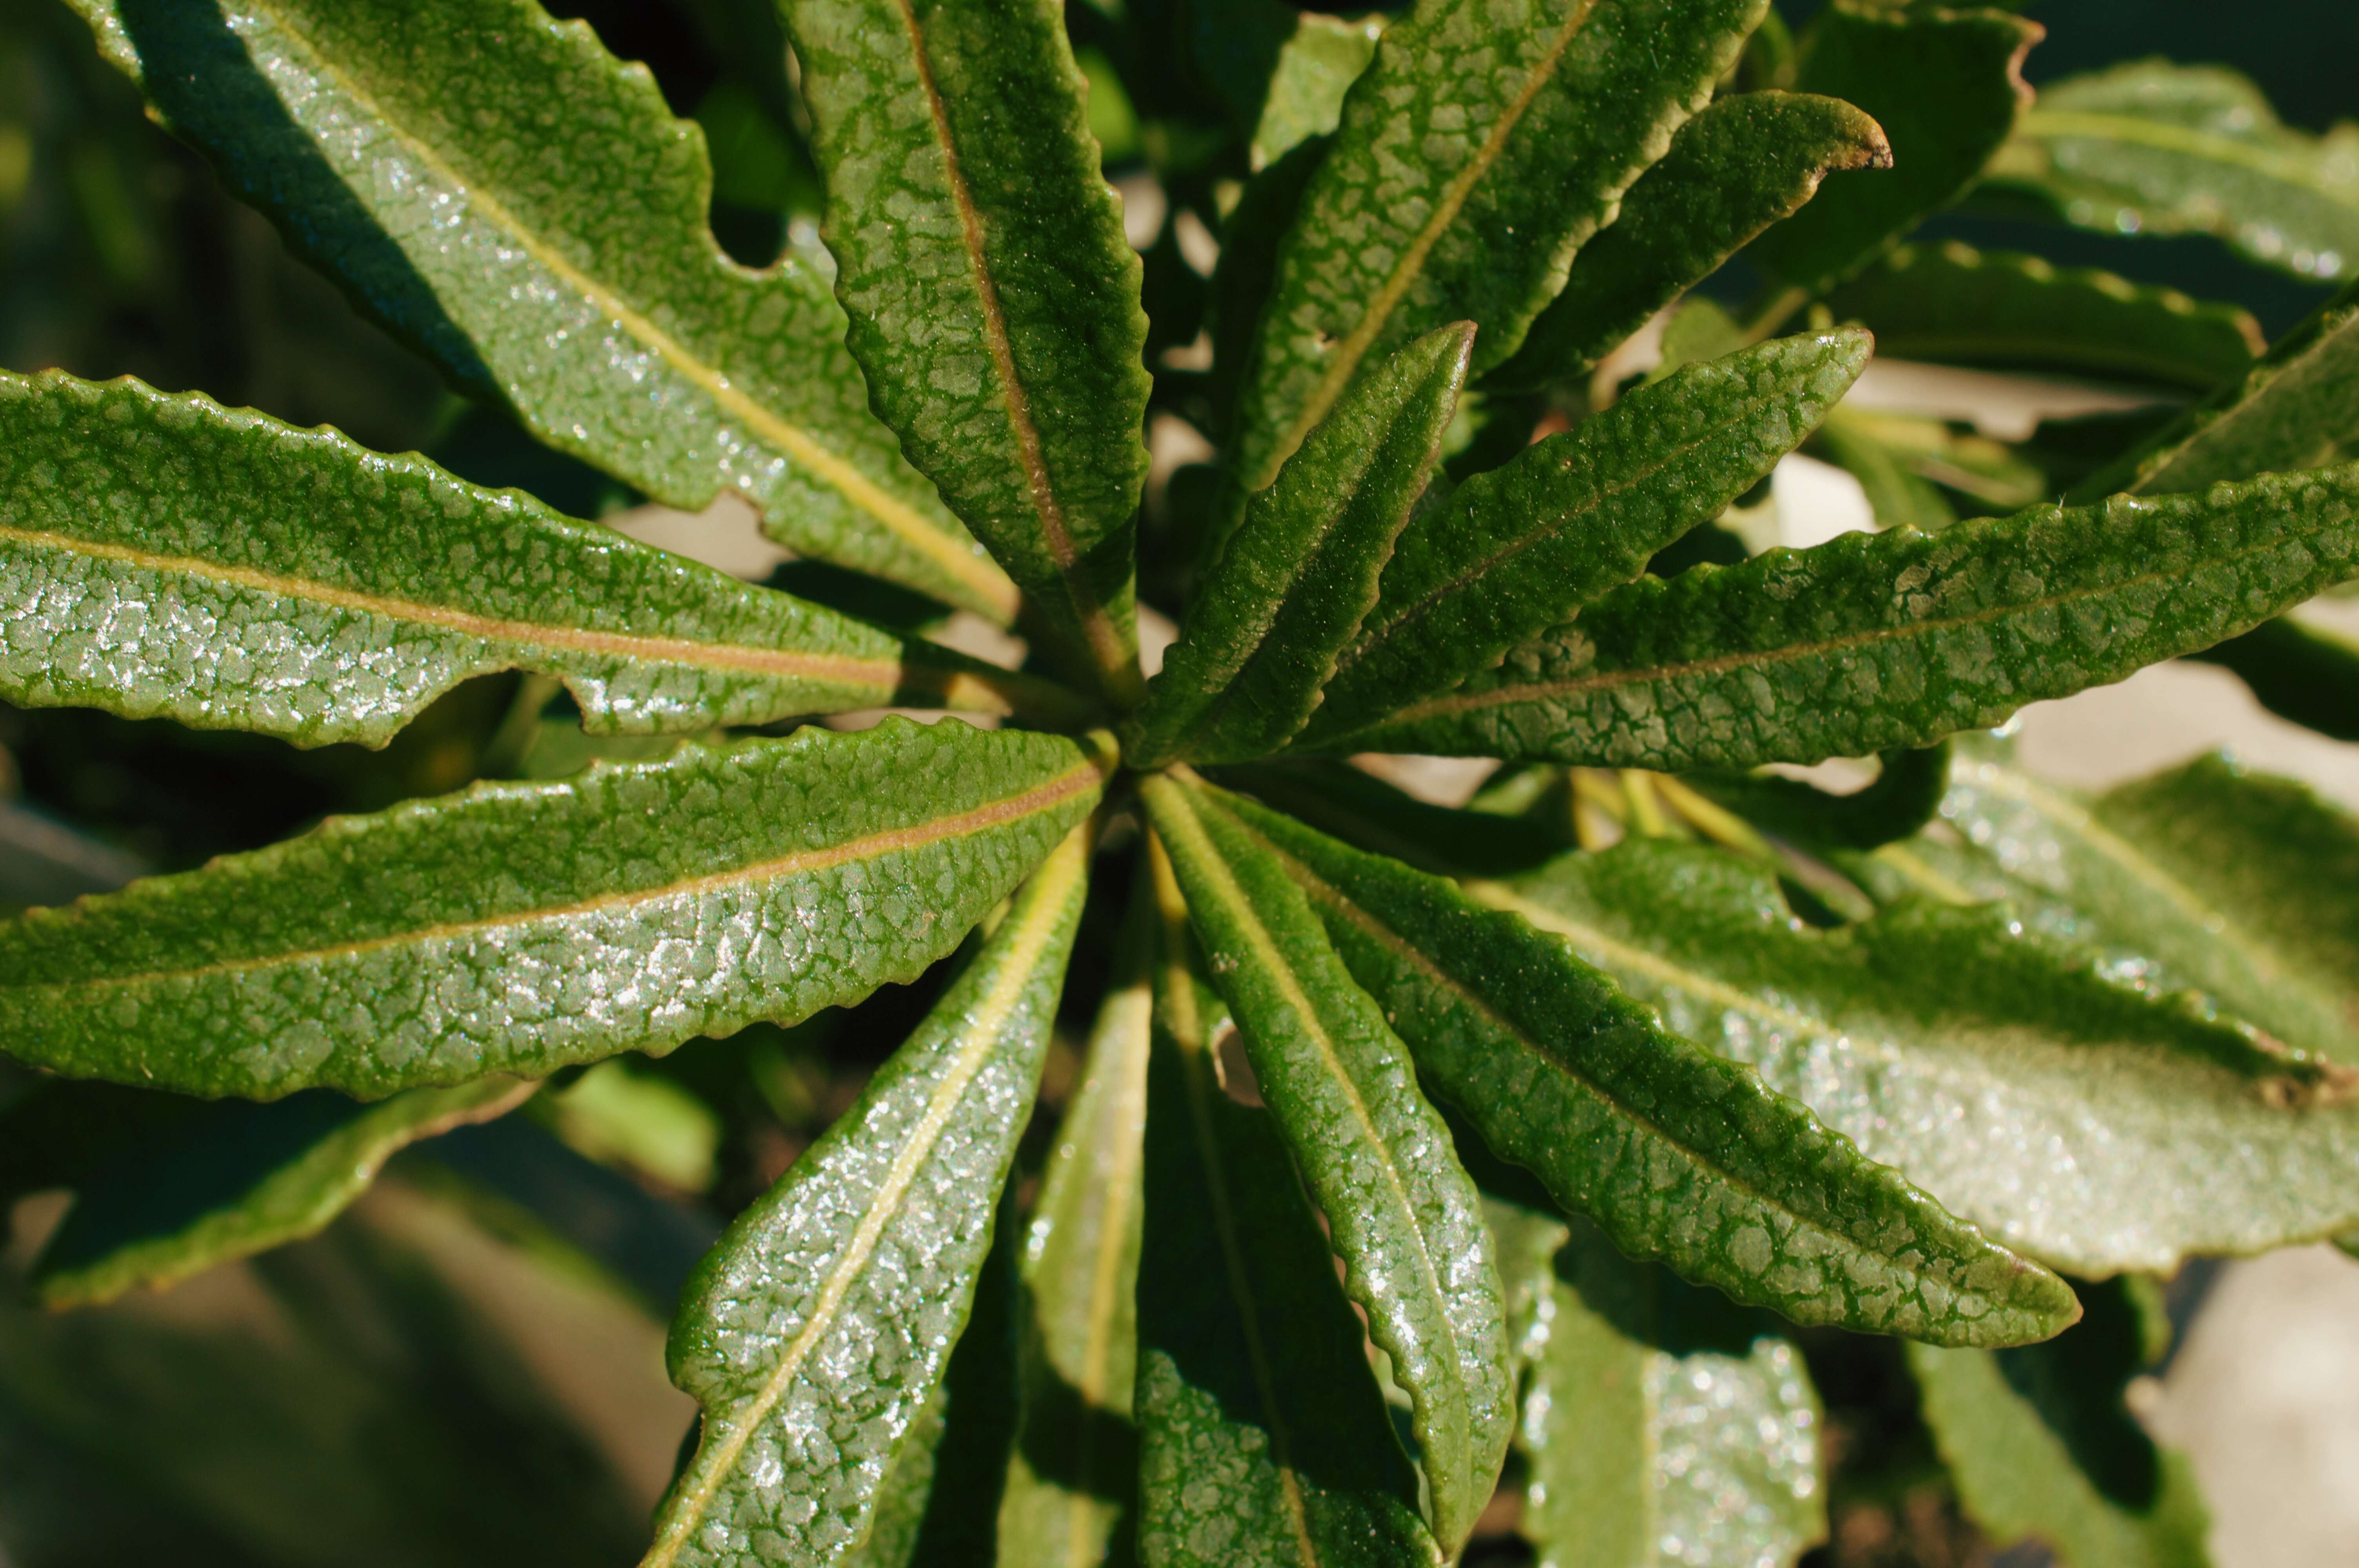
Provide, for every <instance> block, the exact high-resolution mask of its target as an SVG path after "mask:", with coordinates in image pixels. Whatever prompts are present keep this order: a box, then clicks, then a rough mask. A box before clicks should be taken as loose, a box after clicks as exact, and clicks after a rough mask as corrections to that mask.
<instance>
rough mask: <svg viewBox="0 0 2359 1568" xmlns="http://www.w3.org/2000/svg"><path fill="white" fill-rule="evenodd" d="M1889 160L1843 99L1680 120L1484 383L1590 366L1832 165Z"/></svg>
mask: <svg viewBox="0 0 2359 1568" xmlns="http://www.w3.org/2000/svg"><path fill="white" fill-rule="evenodd" d="M1891 162H1892V149H1891V147H1890V146H1886V143H1885V140H1884V131H1883V128H1882V127H1881V126H1879V125H1878V124H1876V123H1875V121H1873V120H1871V119H1869V118H1868V117H1867V116H1866V115H1865V114H1861V113H1860V112H1859V111H1858V110H1857V109H1854V107H1852V106H1851V105H1850V104H1848V103H1843V102H1842V101H1841V100H1839V99H1834V98H1815V97H1811V96H1810V95H1808V94H1804V93H1793V92H1746V93H1740V94H1738V95H1737V96H1735V97H1734V98H1723V99H1721V100H1720V101H1719V102H1718V103H1713V104H1712V106H1711V107H1710V108H1708V109H1705V110H1704V111H1703V112H1702V113H1701V114H1698V115H1697V116H1696V117H1695V118H1694V119H1692V120H1690V121H1689V122H1688V123H1687V124H1684V125H1681V126H1680V130H1679V135H1676V136H1674V137H1672V138H1671V146H1670V150H1669V152H1667V153H1665V154H1664V155H1663V158H1662V161H1661V162H1659V163H1658V164H1656V165H1655V166H1654V167H1653V168H1650V169H1648V170H1647V172H1646V173H1645V174H1643V175H1641V176H1639V178H1638V183H1636V185H1633V186H1632V187H1631V188H1630V190H1629V194H1627V195H1626V196H1625V197H1623V199H1622V211H1621V215H1620V216H1619V217H1617V218H1615V219H1614V222H1613V224H1612V226H1611V227H1609V228H1607V229H1606V230H1605V231H1604V232H1603V233H1601V234H1599V235H1598V236H1597V237H1596V238H1595V239H1593V240H1592V241H1590V243H1588V244H1587V245H1585V246H1583V247H1582V252H1581V257H1580V260H1579V262H1578V263H1577V264H1576V265H1574V267H1573V269H1572V276H1571V278H1570V279H1568V280H1567V282H1566V283H1565V286H1564V292H1563V293H1561V294H1560V295H1558V296H1557V297H1556V298H1555V299H1554V300H1553V301H1552V302H1551V303H1550V304H1549V307H1548V308H1547V309H1545V310H1543V311H1541V312H1540V314H1539V319H1538V320H1536V321H1534V322H1533V323H1532V328H1531V331H1530V332H1529V333H1528V334H1527V335H1526V337H1525V339H1524V343H1523V347H1522V348H1520V349H1518V350H1517V351H1516V353H1515V356H1514V357H1513V358H1512V359H1510V360H1508V361H1507V362H1506V363H1505V364H1502V365H1500V366H1499V367H1498V368H1497V369H1495V370H1494V371H1493V372H1492V373H1490V374H1489V375H1488V376H1487V377H1485V378H1484V384H1486V385H1488V386H1493V387H1519V386H1537V385H1539V384H1543V383H1546V382H1548V381H1550V380H1553V379H1555V378H1557V377H1559V376H1568V375H1578V374H1581V373H1583V372H1586V371H1587V370H1589V369H1590V368H1591V367H1592V366H1593V365H1594V364H1596V363H1597V362H1598V361H1600V360H1602V359H1603V358H1604V357H1605V356H1606V355H1607V354H1609V353H1611V352H1612V351H1614V348H1615V347H1616V346H1617V345H1619V344H1620V343H1621V342H1622V341H1623V340H1625V339H1626V338H1627V337H1629V336H1630V334H1631V333H1633V332H1635V331H1636V330H1638V329H1639V328H1640V327H1642V326H1644V325H1645V324H1646V322H1647V318H1649V317H1651V316H1653V315H1654V314H1655V312H1656V311H1658V310H1659V309H1661V308H1663V307H1664V306H1666V305H1668V304H1669V303H1670V302H1671V301H1672V300H1673V299H1675V298H1677V297H1679V296H1680V293H1681V292H1682V291H1684V290H1685V289H1687V288H1689V287H1692V286H1694V285H1695V284H1698V283H1701V281H1703V279H1705V278H1706V277H1708V276H1711V275H1712V273H1714V272H1715V271H1717V270H1719V267H1720V265H1721V264H1722V263H1723V262H1724V261H1726V260H1727V259H1728V258H1729V257H1730V256H1731V255H1733V254H1735V253H1736V252H1737V251H1738V250H1740V249H1742V248H1743V247H1744V245H1745V243H1746V242H1747V241H1749V240H1751V239H1752V238H1753V237H1754V236H1755V235H1756V234H1758V233H1759V232H1761V231H1762V230H1764V229H1766V228H1767V227H1768V226H1769V225H1770V224H1772V223H1774V222H1777V221H1778V220H1779V219H1781V218H1788V217H1791V216H1792V215H1793V214H1794V213H1795V212H1796V211H1799V209H1800V208H1801V206H1802V204H1803V203H1804V202H1806V201H1808V200H1810V198H1811V197H1812V196H1813V195H1815V194H1816V193H1817V191H1818V189H1819V182H1820V181H1821V180H1822V179H1824V178H1826V177H1827V176H1828V175H1829V174H1830V173H1832V172H1833V171H1835V170H1837V169H1855V168H1887V167H1889V166H1890V164H1891Z"/></svg>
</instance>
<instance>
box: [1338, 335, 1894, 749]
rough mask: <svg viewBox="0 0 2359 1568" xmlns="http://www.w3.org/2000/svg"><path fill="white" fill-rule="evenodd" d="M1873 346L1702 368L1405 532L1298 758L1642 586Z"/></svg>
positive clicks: (1492, 475)
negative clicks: (1655, 563) (1602, 599)
mask: <svg viewBox="0 0 2359 1568" xmlns="http://www.w3.org/2000/svg"><path fill="white" fill-rule="evenodd" d="M1873 346H1874V345H1873V342H1872V341H1871V340H1870V339H1869V338H1868V337H1867V335H1866V334H1865V333H1864V332H1857V331H1845V332H1831V333H1826V334H1823V335H1819V336H1810V337H1799V338H1781V339H1778V340H1777V341H1774V342H1767V343H1763V344H1761V345H1760V346H1758V347H1757V348H1753V349H1747V350H1745V351H1743V352H1741V353H1736V354H1732V355H1730V356H1728V357H1727V358H1725V359H1721V360H1715V361H1713V362H1710V363H1707V364H1700V365H1690V366H1689V367H1688V368H1687V369H1685V370H1683V371H1681V372H1680V373H1678V374H1676V375H1674V376H1672V377H1670V378H1669V380H1667V381H1663V382H1660V383H1658V384H1655V385H1653V386H1648V387H1642V388H1640V389H1638V390H1637V391H1636V392H1633V393H1631V394H1630V395H1628V396H1627V397H1625V398H1623V399H1622V400H1620V401H1619V402H1617V403H1616V404H1615V405H1614V406H1613V407H1612V408H1610V409H1608V410H1606V411H1605V412H1604V413H1603V414H1600V415H1597V416H1594V417H1593V418H1591V419H1589V420H1586V421H1584V422H1583V423H1582V426H1581V427H1580V428H1578V429H1576V430H1571V431H1568V432H1566V433H1565V434H1563V435H1561V436H1555V437H1551V438H1549V439H1547V440H1545V441H1541V442H1539V443H1538V444H1537V445H1535V446H1532V447H1530V448H1528V449H1526V450H1525V451H1524V452H1523V453H1522V454H1521V455H1519V456H1518V457H1517V459H1516V460H1514V461H1513V462H1510V463H1508V464H1507V465H1506V466H1505V467H1504V468H1498V469H1494V470H1491V471H1490V472H1488V473H1484V474H1478V475H1476V476H1475V477H1474V478H1473V479H1471V480H1469V481H1466V482H1465V483H1464V484H1462V485H1461V486H1459V487H1458V489H1457V490H1456V491H1454V492H1451V496H1450V498H1449V499H1448V500H1447V501H1445V502H1444V503H1441V505H1440V506H1439V507H1437V508H1435V509H1433V510H1432V511H1430V512H1427V513H1424V514H1421V515H1420V516H1419V517H1418V518H1417V519H1416V520H1415V521H1414V522H1412V523H1411V524H1409V525H1408V527H1407V528H1406V529H1404V530H1402V532H1401V536H1400V541H1399V544H1398V545H1397V546H1396V548H1395V549H1394V551H1393V556H1392V559H1391V561H1390V562H1389V563H1388V564H1387V565H1386V568H1385V573H1384V579H1383V586H1382V589H1381V591H1380V593H1379V595H1378V597H1377V600H1376V605H1375V609H1373V610H1371V611H1368V613H1367V618H1366V619H1365V621H1364V622H1362V630H1361V632H1360V635H1359V636H1358V638H1357V639H1356V640H1354V641H1353V643H1352V645H1351V646H1350V647H1348V648H1346V649H1345V650H1344V651H1343V656H1342V658H1341V659H1340V660H1339V661H1338V662H1337V665H1336V671H1335V676H1334V678H1333V680H1332V681H1331V682H1330V683H1329V684H1328V687H1327V693H1326V696H1325V697H1323V698H1322V699H1321V703H1320V707H1319V709H1318V711H1317V712H1316V713H1314V714H1313V715H1312V716H1311V720H1310V724H1309V726H1308V727H1307V728H1306V729H1305V730H1304V733H1303V735H1302V736H1301V738H1300V741H1299V744H1301V745H1304V746H1318V747H1321V748H1322V749H1329V748H1332V744H1333V741H1334V738H1335V737H1338V736H1342V735H1347V734H1351V733H1353V732H1354V731H1355V730H1359V729H1362V728H1364V727H1366V726H1367V725H1369V724H1370V723H1371V722H1373V721H1379V720H1381V719H1383V718H1384V717H1385V716H1386V715H1388V714H1391V713H1394V712H1397V711H1398V710H1399V709H1401V708H1405V707H1407V706H1408V705H1409V704H1411V703H1413V702H1414V701H1416V699H1417V698H1419V697H1428V696H1430V695H1431V694H1433V693H1435V692H1439V691H1447V690H1449V689H1450V687H1452V686H1453V685H1455V684H1456V683H1457V682H1458V681H1460V680H1461V679H1462V678H1463V677H1465V676H1468V675H1470V674H1472V673H1473V672H1474V671H1477V670H1483V669H1487V668H1489V667H1490V666H1492V665H1495V664H1497V663H1498V661H1499V658H1500V655H1502V654H1505V653H1506V652H1507V650H1508V649H1510V648H1513V647H1515V646H1516V645H1517V643H1522V642H1524V641H1525V640H1527V638H1530V637H1533V636H1536V635H1538V633H1541V632H1543V631H1546V630H1547V629H1548V628H1549V627H1551V626H1555V625H1559V624H1560V623H1561V622H1564V621H1566V620H1567V619H1569V618H1571V615H1572V614H1573V612H1574V611H1577V610H1579V609H1580V608H1581V607H1582V605H1584V604H1586V603H1588V602H1589V601H1590V600H1593V599H1595V598H1596V597H1597V596H1598V595H1600V594H1602V593H1604V592H1605V591H1606V590H1607V589H1613V588H1615V587H1618V586H1619V585H1621V584H1624V583H1626V582H1629V581H1630V580H1631V579H1634V578H1636V577H1637V576H1638V575H1639V574H1640V573H1641V572H1643V571H1644V570H1645V569H1646V567H1647V561H1648V560H1649V559H1650V558H1652V557H1653V556H1654V555H1655V553H1656V552H1657V551H1658V550H1660V549H1662V548H1663V547H1664V546H1666V545H1669V544H1670V543H1671V542H1672V541H1673V540H1675V539H1678V538H1679V537H1680V536H1681V535H1684V534H1686V533H1688V532H1689V531H1690V529H1692V528H1695V527H1697V526H1698V525H1700V524H1705V523H1709V522H1711V521H1712V519H1713V518H1714V517H1717V516H1718V515H1719V514H1721V512H1722V511H1723V509H1725V508H1726V506H1727V505H1728V503H1730V502H1732V501H1734V500H1735V499H1736V497H1738V496H1739V495H1742V494H1743V493H1744V492H1745V491H1746V490H1747V489H1749V488H1751V486H1752V485H1753V484H1754V483H1755V481H1757V480H1759V479H1760V478H1761V476H1762V475H1764V474H1766V473H1767V472H1768V471H1769V470H1771V469H1772V468H1774V467H1776V466H1777V460H1778V459H1780V458H1782V457H1784V456H1785V455H1786V454H1787V453H1788V452H1789V451H1791V450H1793V449H1794V448H1795V447H1797V446H1799V445H1800V444H1801V440H1802V438H1803V437H1805V436H1807V435H1809V434H1810V431H1811V430H1812V429H1813V428H1815V427H1817V425H1818V423H1819V421H1820V420H1821V419H1822V418H1824V417H1825V416H1826V413H1827V411H1828V410H1829V409H1830V408H1832V407H1833V406H1834V405H1835V403H1836V401H1837V400H1838V399H1840V398H1841V397H1842V396H1843V394H1844V393H1845V392H1846V391H1848V390H1849V389H1850V387H1851V384H1852V383H1853V382H1854V381H1855V380H1856V379H1858V376H1859V373H1860V371H1861V369H1862V368H1863V367H1864V366H1865V364H1866V363H1867V357H1868V353H1869V351H1870V350H1871V349H1872V348H1873ZM1355 749H1358V750H1365V749H1366V748H1364V747H1362V748H1355Z"/></svg>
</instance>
